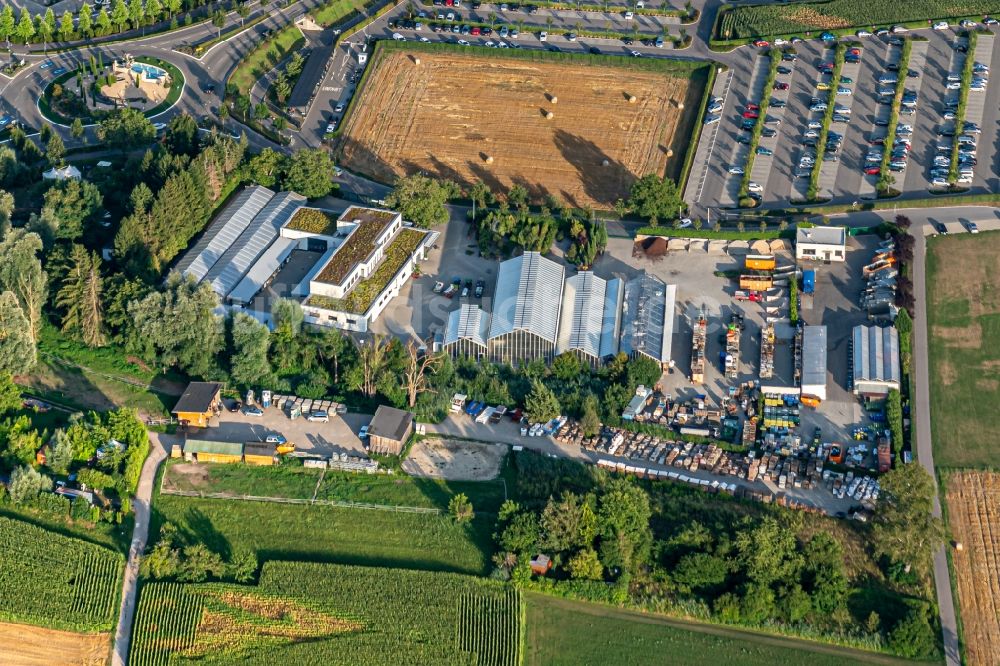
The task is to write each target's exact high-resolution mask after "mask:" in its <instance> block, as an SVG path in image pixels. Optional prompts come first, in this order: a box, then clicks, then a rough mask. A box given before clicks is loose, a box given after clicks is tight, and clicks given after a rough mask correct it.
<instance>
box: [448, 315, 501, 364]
mask: <svg viewBox="0 0 1000 666" xmlns="http://www.w3.org/2000/svg"><path fill="white" fill-rule="evenodd" d="M489 332H490V315H489V314H488V313H486V312H483V309H482V308H480V307H479V306H478V305H473V304H472V303H463V304H462V307H461V308H459V309H458V310H454V311H452V312H451V313H450V314H449V315H448V327H447V328H446V329H445V334H444V347H445V350H446V351H448V352H449V353H450V354H451V355H452V356H461V355H466V356H469V357H471V358H478V357H479V355H481V354H485V353H486V339H487V337H488V336H489Z"/></svg>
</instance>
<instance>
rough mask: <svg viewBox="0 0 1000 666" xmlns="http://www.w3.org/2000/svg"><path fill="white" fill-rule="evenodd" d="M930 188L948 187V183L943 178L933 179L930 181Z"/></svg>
mask: <svg viewBox="0 0 1000 666" xmlns="http://www.w3.org/2000/svg"><path fill="white" fill-rule="evenodd" d="M931 187H948V181H947V180H945V179H944V178H935V179H934V180H932V181H931Z"/></svg>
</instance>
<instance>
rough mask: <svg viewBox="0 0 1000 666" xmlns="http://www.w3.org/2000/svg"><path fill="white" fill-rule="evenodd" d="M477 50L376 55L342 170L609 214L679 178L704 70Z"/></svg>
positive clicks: (348, 128) (351, 120) (387, 50)
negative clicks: (486, 189)
mask: <svg viewBox="0 0 1000 666" xmlns="http://www.w3.org/2000/svg"><path fill="white" fill-rule="evenodd" d="M479 51H480V50H479V49H474V48H471V47H470V48H467V49H465V50H455V49H449V50H448V51H447V52H444V51H430V50H424V49H419V48H413V47H409V46H408V47H406V49H405V50H400V49H399V48H397V47H386V46H380V47H379V49H378V51H376V53H375V55H374V61H373V63H372V64H371V65H370V66H369V71H368V73H367V74H366V79H365V84H364V87H363V89H362V90H361V93H360V96H359V99H357V101H356V103H355V105H354V107H353V108H354V111H352V112H351V113H350V114H349V116H348V118H347V119H346V122H345V126H344V136H343V138H342V140H341V143H340V151H341V154H342V158H341V160H340V163H341V164H342V165H343V166H345V167H346V168H348V169H351V170H353V171H356V172H358V173H362V174H365V175H368V176H371V177H374V178H376V179H378V180H382V181H384V182H392V181H393V180H395V178H396V177H397V176H400V175H404V174H411V173H414V172H424V173H427V174H428V175H434V176H437V177H441V178H448V179H452V180H456V181H458V182H459V183H460V184H463V185H466V186H467V185H471V184H472V183H474V182H476V181H477V180H482V181H484V182H485V183H486V184H487V185H489V186H490V188H491V189H493V190H494V191H505V190H507V189H509V188H510V187H511V186H512V185H514V184H515V183H516V184H521V185H524V186H525V187H527V188H528V190H529V192H530V193H531V195H532V197H533V198H535V199H538V200H541V199H542V198H543V197H544V196H545V195H546V194H553V195H557V196H559V197H560V198H562V199H563V200H564V201H566V202H567V203H568V204H569V205H570V206H573V207H585V206H591V207H598V208H605V209H608V208H611V207H612V205H613V204H614V202H615V201H616V200H617V199H619V198H627V197H628V192H629V188H630V186H631V185H632V182H633V181H634V180H635V179H636V178H637V177H639V176H642V175H645V174H648V173H657V174H661V175H662V174H671V175H676V174H677V172H678V170H679V168H680V165H681V164H682V163H683V161H684V154H685V151H686V150H687V143H688V138H689V136H690V133H691V131H692V129H691V128H692V123H693V122H694V117H695V116H696V115H697V109H698V108H699V103H700V101H701V96H702V92H703V88H704V85H705V79H706V71H705V69H704V68H701V69H698V70H693V69H692V67H691V66H690V65H688V64H684V63H676V62H675V63H671V62H668V61H663V60H661V61H653V60H650V61H643V62H642V63H638V64H636V61H629V60H625V59H622V58H615V59H611V58H609V59H607V60H595V59H594V58H589V59H588V58H579V59H577V58H569V57H566V55H565V54H563V55H562V56H561V57H558V58H553V57H551V56H552V54H549V53H547V52H524V53H520V52H518V53H515V54H512V55H506V54H503V55H501V54H499V53H496V52H488V51H486V50H485V49H483V50H482V53H480V52H479ZM487 54H488V55H487ZM418 62H419V64H417V63H418ZM618 62H620V63H622V64H618V65H615V64H613V63H618ZM624 64H630V65H634V66H630V67H629V68H627V69H626V68H625V67H624V66H623V65H624ZM525 146H531V149H530V150H526V149H525Z"/></svg>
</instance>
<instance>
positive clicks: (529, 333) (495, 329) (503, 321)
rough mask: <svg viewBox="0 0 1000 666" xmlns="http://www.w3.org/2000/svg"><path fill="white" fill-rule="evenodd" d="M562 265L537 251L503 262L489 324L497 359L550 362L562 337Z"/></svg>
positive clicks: (492, 350) (492, 345) (498, 275)
mask: <svg viewBox="0 0 1000 666" xmlns="http://www.w3.org/2000/svg"><path fill="white" fill-rule="evenodd" d="M563 276H564V271H563V267H562V265H560V264H558V263H556V262H554V261H552V260H551V259H546V258H545V257H543V256H542V255H541V254H539V253H538V252H525V253H524V254H523V255H521V256H519V257H514V258H513V259H508V260H507V261H503V262H501V263H500V270H499V272H498V274H497V286H496V292H495V296H494V300H493V319H492V321H491V322H490V333H489V341H490V344H491V347H492V349H491V354H492V355H493V356H494V358H495V359H496V360H499V361H505V362H510V363H512V362H515V361H517V360H534V359H537V358H547V359H551V357H552V355H553V353H554V351H555V346H556V341H557V339H558V335H559V306H560V304H561V303H562V291H563Z"/></svg>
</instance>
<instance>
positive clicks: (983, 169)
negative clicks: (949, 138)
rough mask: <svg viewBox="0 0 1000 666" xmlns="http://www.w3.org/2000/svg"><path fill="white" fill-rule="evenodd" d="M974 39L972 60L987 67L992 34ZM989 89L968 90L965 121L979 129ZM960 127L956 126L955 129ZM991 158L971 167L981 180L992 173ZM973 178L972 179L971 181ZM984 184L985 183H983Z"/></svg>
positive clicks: (991, 56)
mask: <svg viewBox="0 0 1000 666" xmlns="http://www.w3.org/2000/svg"><path fill="white" fill-rule="evenodd" d="M976 39H977V41H976V52H975V53H974V54H973V56H972V57H973V58H975V60H974V61H973V62H976V63H981V64H984V65H986V66H987V67H989V65H990V63H991V62H993V35H986V34H981V35H979V36H978V37H977V38H976ZM989 90H990V86H989V83H987V84H986V90H984V91H982V92H975V91H971V90H970V91H969V101H968V102H967V103H966V106H965V120H966V121H967V122H971V123H975V124H976V125H977V126H978V127H979V128H980V129H982V127H983V119H984V118H985V116H986V95H987V93H988V92H989ZM958 129H960V128H956V131H957V130H958ZM977 143H978V144H979V145H980V146H982V147H983V148H984V149H985V148H987V146H985V145H983V144H982V141H981V140H979V141H977ZM990 162H991V160H985V159H984V160H982V161H981V162H980V163H977V164H976V166H975V167H974V168H973V173H974V174H975V175H976V176H978V177H979V178H980V179H981V181H985V180H986V179H988V178H990V177H991V176H992V175H993V173H992V171H991V169H990ZM974 180H975V178H974V179H973V181H974ZM984 184H985V183H984Z"/></svg>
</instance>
